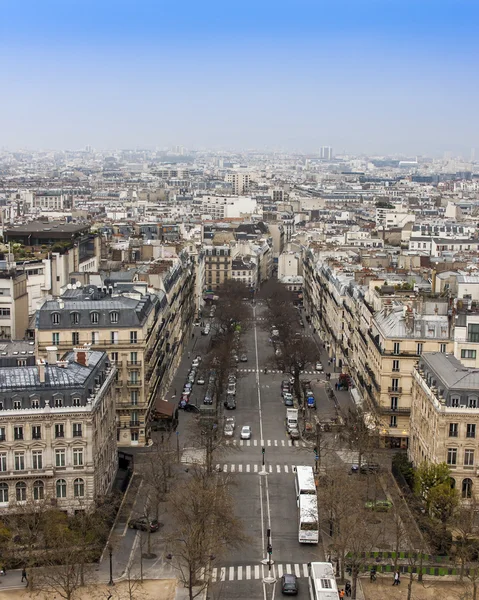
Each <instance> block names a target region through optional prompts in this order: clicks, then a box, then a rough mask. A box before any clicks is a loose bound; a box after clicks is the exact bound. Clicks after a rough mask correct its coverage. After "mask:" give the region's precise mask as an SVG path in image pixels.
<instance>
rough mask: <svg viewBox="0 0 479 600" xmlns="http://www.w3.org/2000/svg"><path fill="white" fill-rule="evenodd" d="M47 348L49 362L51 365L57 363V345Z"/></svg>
mask: <svg viewBox="0 0 479 600" xmlns="http://www.w3.org/2000/svg"><path fill="white" fill-rule="evenodd" d="M45 349H46V351H47V363H48V364H49V365H56V364H57V352H58V348H57V347H56V346H47V347H46V348H45Z"/></svg>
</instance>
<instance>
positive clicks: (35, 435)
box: [32, 425, 42, 440]
mask: <svg viewBox="0 0 479 600" xmlns="http://www.w3.org/2000/svg"><path fill="white" fill-rule="evenodd" d="M41 439H42V428H41V426H40V425H32V440H41Z"/></svg>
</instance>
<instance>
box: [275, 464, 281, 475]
mask: <svg viewBox="0 0 479 600" xmlns="http://www.w3.org/2000/svg"><path fill="white" fill-rule="evenodd" d="M276 473H281V465H276Z"/></svg>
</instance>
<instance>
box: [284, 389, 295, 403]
mask: <svg viewBox="0 0 479 600" xmlns="http://www.w3.org/2000/svg"><path fill="white" fill-rule="evenodd" d="M283 400H284V405H285V406H293V405H294V401H293V394H290V393H289V392H286V393H284V394H283Z"/></svg>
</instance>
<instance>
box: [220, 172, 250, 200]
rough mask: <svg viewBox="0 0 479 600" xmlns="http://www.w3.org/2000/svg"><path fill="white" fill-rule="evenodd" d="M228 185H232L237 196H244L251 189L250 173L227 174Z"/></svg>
mask: <svg viewBox="0 0 479 600" xmlns="http://www.w3.org/2000/svg"><path fill="white" fill-rule="evenodd" d="M226 183H231V185H232V187H233V194H234V195H235V196H242V195H243V194H244V193H245V192H247V191H248V189H249V173H238V172H233V173H227V174H226Z"/></svg>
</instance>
